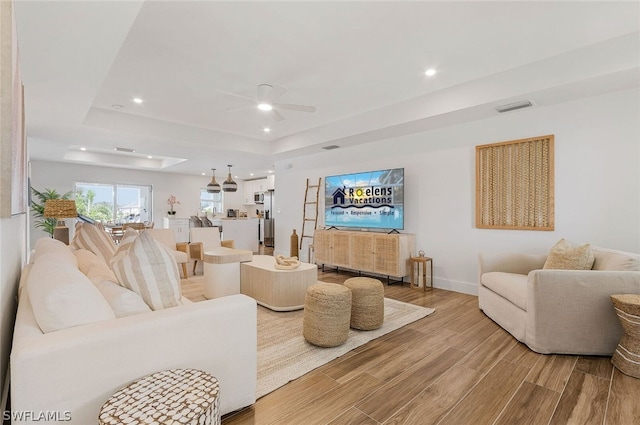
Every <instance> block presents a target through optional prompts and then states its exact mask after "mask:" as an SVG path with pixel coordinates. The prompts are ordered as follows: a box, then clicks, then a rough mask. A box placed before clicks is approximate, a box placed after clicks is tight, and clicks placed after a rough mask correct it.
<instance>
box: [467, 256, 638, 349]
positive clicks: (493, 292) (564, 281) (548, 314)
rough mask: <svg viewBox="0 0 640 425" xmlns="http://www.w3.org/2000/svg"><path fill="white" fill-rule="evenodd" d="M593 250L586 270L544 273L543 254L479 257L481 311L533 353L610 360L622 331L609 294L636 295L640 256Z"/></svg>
mask: <svg viewBox="0 0 640 425" xmlns="http://www.w3.org/2000/svg"><path fill="white" fill-rule="evenodd" d="M592 251H593V257H594V259H595V261H594V263H593V268H592V269H591V270H554V269H543V266H544V264H545V262H546V260H547V255H538V254H519V253H495V254H481V255H480V258H479V273H478V303H479V307H480V309H481V310H482V311H484V313H485V314H486V315H487V316H489V317H490V318H491V319H493V320H494V321H495V322H496V323H497V324H499V325H500V326H501V327H503V328H504V329H505V330H507V331H508V332H509V333H511V334H512V335H513V336H514V337H515V338H516V339H517V340H518V341H521V342H523V343H525V344H526V345H527V346H529V348H531V349H532V350H533V351H536V352H538V353H545V354H548V353H558V354H586V355H611V354H612V353H613V352H614V351H615V348H616V346H617V344H618V341H619V340H620V337H621V336H622V334H623V330H622V326H621V325H620V322H619V319H618V317H617V316H616V314H615V311H614V309H613V305H612V303H611V299H610V295H613V294H640V255H639V254H634V253H629V252H623V251H614V250H609V249H604V248H597V247H593V250H592Z"/></svg>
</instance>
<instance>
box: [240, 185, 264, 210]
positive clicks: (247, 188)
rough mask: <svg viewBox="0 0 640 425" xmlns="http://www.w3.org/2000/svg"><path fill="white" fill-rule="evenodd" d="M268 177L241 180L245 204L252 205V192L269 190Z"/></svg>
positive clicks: (253, 202)
mask: <svg viewBox="0 0 640 425" xmlns="http://www.w3.org/2000/svg"><path fill="white" fill-rule="evenodd" d="M267 180H268V179H257V180H245V181H244V182H243V192H242V194H243V197H244V204H245V205H254V204H255V201H254V199H253V194H254V193H256V192H264V191H267V190H269V187H268V182H267Z"/></svg>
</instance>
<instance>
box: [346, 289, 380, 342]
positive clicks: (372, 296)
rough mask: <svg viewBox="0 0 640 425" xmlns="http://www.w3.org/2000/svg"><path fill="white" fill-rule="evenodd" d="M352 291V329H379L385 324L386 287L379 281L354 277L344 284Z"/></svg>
mask: <svg viewBox="0 0 640 425" xmlns="http://www.w3.org/2000/svg"><path fill="white" fill-rule="evenodd" d="M344 286H346V287H347V288H349V289H350V290H351V327H352V328H353V329H359V330H361V331H371V330H374V329H378V328H379V327H380V326H382V323H383V322H384V286H383V285H382V282H380V281H379V280H378V279H372V278H370V277H352V278H351V279H347V280H346V281H345V282H344Z"/></svg>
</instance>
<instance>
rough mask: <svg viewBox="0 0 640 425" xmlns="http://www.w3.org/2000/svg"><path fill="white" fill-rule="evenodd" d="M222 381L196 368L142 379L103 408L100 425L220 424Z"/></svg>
mask: <svg viewBox="0 0 640 425" xmlns="http://www.w3.org/2000/svg"><path fill="white" fill-rule="evenodd" d="M219 393H220V387H219V385H218V380H217V379H216V378H214V377H213V376H211V375H209V374H208V373H206V372H203V371H201V370H195V369H173V370H165V371H162V372H158V373H154V374H153V375H149V376H146V377H144V378H141V379H138V380H137V381H135V382H133V383H131V384H130V385H127V386H126V387H124V388H122V389H120V390H119V391H117V392H116V393H115V394H114V395H112V396H111V397H110V398H109V400H107V402H106V403H105V404H104V405H103V406H102V408H101V409H100V413H99V415H98V424H100V425H122V424H131V425H137V424H145V425H149V424H157V425H170V424H176V425H177V424H192V425H196V424H197V425H220V397H219Z"/></svg>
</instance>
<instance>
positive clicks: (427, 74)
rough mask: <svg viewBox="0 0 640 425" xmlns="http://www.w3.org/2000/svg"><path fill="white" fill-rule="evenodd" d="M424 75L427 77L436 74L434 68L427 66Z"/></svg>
mask: <svg viewBox="0 0 640 425" xmlns="http://www.w3.org/2000/svg"><path fill="white" fill-rule="evenodd" d="M424 75H426V76H427V77H433V76H434V75H436V70H435V69H433V68H429V69H427V70H426V71H425V72H424Z"/></svg>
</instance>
